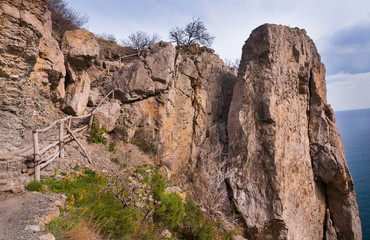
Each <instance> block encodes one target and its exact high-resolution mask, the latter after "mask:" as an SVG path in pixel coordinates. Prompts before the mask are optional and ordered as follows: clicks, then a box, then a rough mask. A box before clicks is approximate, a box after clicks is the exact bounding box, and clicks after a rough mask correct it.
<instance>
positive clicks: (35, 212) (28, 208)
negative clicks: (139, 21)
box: [0, 191, 65, 240]
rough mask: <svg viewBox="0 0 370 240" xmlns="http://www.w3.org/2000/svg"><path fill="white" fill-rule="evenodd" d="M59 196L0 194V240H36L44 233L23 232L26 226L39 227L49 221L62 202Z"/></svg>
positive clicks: (37, 193)
mask: <svg viewBox="0 0 370 240" xmlns="http://www.w3.org/2000/svg"><path fill="white" fill-rule="evenodd" d="M64 199H65V197H64V196H63V195H61V194H41V193H39V192H28V191H27V192H22V193H19V194H0V216H1V218H0V240H13V239H14V240H18V239H27V240H38V239H39V236H41V235H44V234H45V233H44V232H41V231H34V230H25V228H26V226H29V225H34V226H39V227H40V228H41V229H42V227H43V224H44V223H45V221H46V222H48V221H50V220H51V217H52V216H51V213H52V212H54V213H55V211H56V209H57V208H58V207H57V205H59V204H61V203H63V202H64ZM58 211H59V209H58Z"/></svg>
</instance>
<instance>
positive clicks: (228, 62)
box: [224, 58, 240, 68]
mask: <svg viewBox="0 0 370 240" xmlns="http://www.w3.org/2000/svg"><path fill="white" fill-rule="evenodd" d="M239 64H240V59H239V58H236V59H235V60H234V62H233V61H232V60H230V59H227V58H225V59H224V65H225V66H226V67H228V68H239Z"/></svg>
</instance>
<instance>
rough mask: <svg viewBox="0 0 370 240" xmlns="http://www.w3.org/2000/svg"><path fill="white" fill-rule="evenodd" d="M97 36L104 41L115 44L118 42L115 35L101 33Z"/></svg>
mask: <svg viewBox="0 0 370 240" xmlns="http://www.w3.org/2000/svg"><path fill="white" fill-rule="evenodd" d="M95 36H97V37H102V38H103V39H105V40H107V41H111V42H115V43H116V42H117V38H116V37H115V36H114V35H113V34H110V33H100V34H95Z"/></svg>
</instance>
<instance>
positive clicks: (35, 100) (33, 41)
mask: <svg viewBox="0 0 370 240" xmlns="http://www.w3.org/2000/svg"><path fill="white" fill-rule="evenodd" d="M46 6H47V3H46V1H45V0H35V1H13V0H4V1H1V3H0V23H1V24H0V49H1V54H0V119H1V121H0V131H1V132H2V133H3V138H4V139H7V141H2V142H1V143H0V155H4V154H10V153H11V152H13V151H16V150H17V149H19V148H20V147H25V144H27V143H29V142H30V140H31V129H34V128H37V127H38V126H41V125H44V124H48V123H50V122H51V121H53V120H55V119H56V118H58V117H59V116H60V112H59V111H58V109H57V107H56V106H55V105H54V104H53V102H52V101H51V99H53V100H55V98H54V96H57V95H58V96H60V97H61V96H62V95H63V88H61V89H60V88H58V86H59V85H60V84H62V83H63V81H62V78H63V75H64V74H65V68H64V63H63V60H62V59H63V55H62V54H61V51H60V49H59V47H58V44H57V43H56V41H55V40H54V39H52V37H51V25H50V24H51V22H50V13H49V11H48V10H47V7H46Z"/></svg>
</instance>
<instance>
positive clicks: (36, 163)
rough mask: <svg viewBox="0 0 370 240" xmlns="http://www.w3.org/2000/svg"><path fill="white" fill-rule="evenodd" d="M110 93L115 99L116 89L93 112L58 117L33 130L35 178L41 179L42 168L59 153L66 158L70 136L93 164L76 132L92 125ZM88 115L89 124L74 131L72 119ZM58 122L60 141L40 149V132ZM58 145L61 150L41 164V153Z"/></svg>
mask: <svg viewBox="0 0 370 240" xmlns="http://www.w3.org/2000/svg"><path fill="white" fill-rule="evenodd" d="M109 95H112V98H113V99H114V90H111V91H110V92H109V93H108V94H107V95H106V96H105V97H104V98H103V99H102V100H101V101H100V102H99V104H98V105H97V106H96V107H95V109H94V110H93V111H92V112H90V113H89V114H86V115H84V116H67V117H64V118H62V119H58V120H56V121H54V122H52V123H51V124H50V125H49V126H48V127H46V128H43V129H37V130H33V148H34V167H35V180H37V181H40V169H41V168H43V167H45V166H46V165H48V164H49V163H51V162H52V161H54V159H56V157H57V156H58V155H59V157H60V158H64V143H65V140H66V139H68V138H70V139H74V140H76V142H77V144H78V145H80V147H81V149H82V151H83V152H84V154H85V156H86V158H87V160H88V161H89V163H90V164H92V161H91V159H90V157H89V155H88V154H87V151H86V150H85V149H84V147H83V146H82V144H81V143H80V141H79V140H78V139H77V137H76V136H75V135H74V134H75V133H77V132H79V131H82V130H84V129H86V128H88V127H90V126H91V124H92V120H93V117H94V115H95V114H94V113H95V111H96V109H97V108H98V107H100V105H101V104H102V103H103V102H104V101H105V100H106V99H107V98H108V97H109ZM88 117H90V121H89V124H88V125H86V126H84V127H81V128H78V129H76V130H74V131H72V130H71V129H70V125H71V121H72V120H73V119H84V118H88ZM65 121H68V123H67V124H65ZM58 123H60V126H59V140H58V141H55V142H53V143H51V144H49V145H48V146H46V147H45V148H43V149H42V150H40V149H39V137H38V134H39V133H43V132H46V131H48V130H50V129H51V128H52V127H54V126H55V125H56V124H58ZM64 129H66V130H67V132H68V134H66V135H64ZM57 145H59V150H58V151H57V152H55V153H54V154H52V155H51V156H49V157H47V158H46V160H45V159H42V161H46V162H44V163H42V164H41V162H42V161H41V158H40V155H42V154H44V153H46V152H47V151H48V150H50V149H51V148H53V147H55V146H57Z"/></svg>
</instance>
